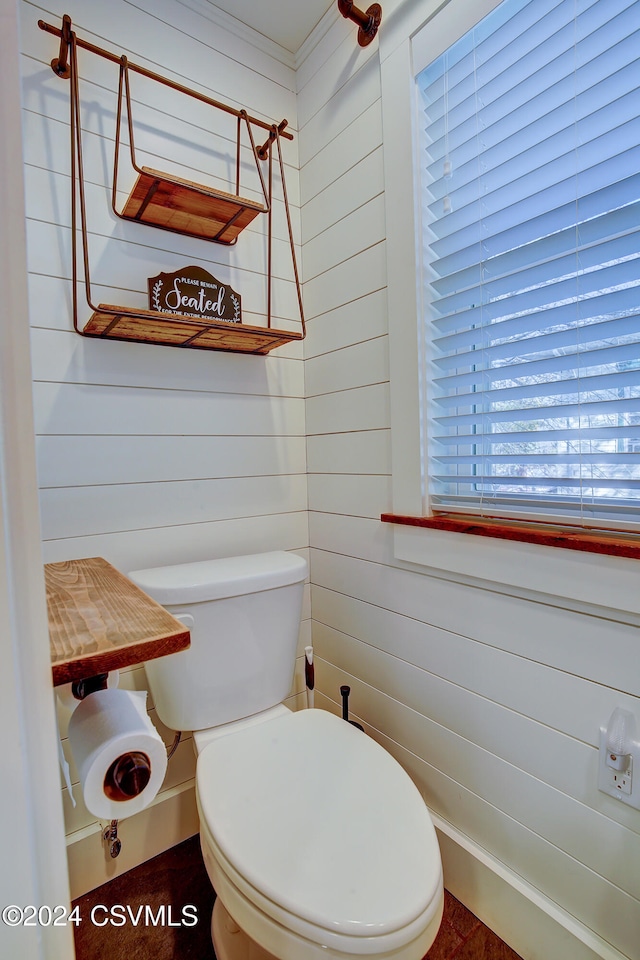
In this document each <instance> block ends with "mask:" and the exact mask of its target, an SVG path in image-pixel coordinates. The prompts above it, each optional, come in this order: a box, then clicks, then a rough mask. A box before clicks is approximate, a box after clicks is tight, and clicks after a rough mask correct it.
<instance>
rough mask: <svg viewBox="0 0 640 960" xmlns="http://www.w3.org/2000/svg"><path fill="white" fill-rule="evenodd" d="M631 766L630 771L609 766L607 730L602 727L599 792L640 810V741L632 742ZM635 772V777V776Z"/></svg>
mask: <svg viewBox="0 0 640 960" xmlns="http://www.w3.org/2000/svg"><path fill="white" fill-rule="evenodd" d="M630 747H631V764H630V767H629V770H628V771H619V770H613V769H612V768H611V767H610V766H608V765H607V728H606V727H600V751H599V756H598V790H602V792H603V793H608V794H609V795H610V796H611V797H615V798H616V800H621V801H622V803H627V804H629V806H630V807H635V808H636V810H640V741H638V740H632V741H631V743H630ZM634 772H635V777H634V776H633V774H634Z"/></svg>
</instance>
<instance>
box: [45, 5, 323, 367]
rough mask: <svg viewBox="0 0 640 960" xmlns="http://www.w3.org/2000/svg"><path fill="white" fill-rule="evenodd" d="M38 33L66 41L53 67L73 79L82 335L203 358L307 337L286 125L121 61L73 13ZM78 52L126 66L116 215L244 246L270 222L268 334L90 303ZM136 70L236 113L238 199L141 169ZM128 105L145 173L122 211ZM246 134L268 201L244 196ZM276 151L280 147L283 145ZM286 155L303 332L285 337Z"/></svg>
mask: <svg viewBox="0 0 640 960" xmlns="http://www.w3.org/2000/svg"><path fill="white" fill-rule="evenodd" d="M38 26H39V27H40V28H41V29H42V30H46V31H47V32H48V33H52V34H54V35H55V36H58V37H60V55H59V56H58V57H57V58H55V59H54V60H52V61H51V67H52V69H53V71H54V73H55V74H56V75H57V76H60V77H62V78H64V79H69V80H70V85H71V89H70V98H69V99H70V109H71V113H70V127H71V181H72V190H71V235H72V280H73V326H74V329H75V330H76V332H77V333H79V334H81V335H82V336H88V337H101V338H108V339H116V340H131V341H136V342H140V343H155V344H161V345H164V346H173V347H194V348H197V349H202V350H226V351H233V352H238V353H254V354H266V353H269V352H270V351H271V350H273V349H274V348H275V347H279V346H282V345H283V344H285V343H289V342H291V341H295V340H302V339H303V338H304V336H305V321H304V312H303V307H302V293H301V287H300V278H299V275H298V267H297V262H296V255H295V245H294V240H293V231H292V226H291V217H290V214H289V202H288V198H287V189H286V184H285V177H284V163H283V159H282V151H281V146H280V138H281V137H285V138H288V139H292V135H291V134H290V133H289V132H288V131H287V130H286V126H287V121H286V120H282V121H281V122H280V123H279V124H275V123H274V124H268V123H265V122H264V121H263V120H259V119H257V118H255V117H251V116H249V114H248V113H247V112H246V110H237V109H235V108H234V107H231V106H229V105H227V104H222V103H219V102H218V101H216V100H212V99H211V98H210V97H206V96H205V95H204V94H200V93H198V92H197V91H194V90H190V89H188V88H187V87H184V86H182V85H181V84H178V83H176V82H175V81H172V80H170V79H168V78H167V77H163V76H161V75H160V74H157V73H153V72H151V71H150V70H147V69H146V68H145V67H141V66H139V65H137V64H134V63H130V62H129V61H128V60H127V58H126V57H125V56H124V55H122V56H117V55H116V54H113V53H110V52H109V51H108V50H104V49H102V48H101V47H97V46H95V45H94V44H91V43H89V42H88V41H86V40H81V39H79V38H78V37H77V36H76V34H75V32H74V31H73V30H72V29H71V19H70V17H69V16H68V15H67V14H65V15H64V17H63V20H62V27H61V28H58V27H54V26H52V25H50V24H47V23H44V22H43V21H42V20H39V21H38ZM78 47H82V48H83V49H85V50H89V51H90V52H91V53H94V54H97V55H98V56H101V57H104V58H105V59H107V60H110V61H112V62H114V63H117V64H118V65H119V68H120V74H119V84H118V94H117V97H118V99H117V112H116V130H115V154H114V164H113V166H114V172H113V185H112V209H113V212H114V213H115V214H116V216H118V217H121V218H122V219H124V220H128V221H131V222H136V223H139V224H143V225H146V226H152V227H157V228H159V229H162V230H169V231H171V232H172V233H178V234H183V235H186V236H190V237H196V238H197V239H201V240H207V241H211V242H214V243H219V244H223V245H226V246H230V245H232V244H235V243H236V241H237V239H238V236H239V234H240V233H241V231H242V230H243V229H244V228H245V227H246V226H247V225H248V224H249V223H251V222H252V221H253V220H254V219H255V218H256V217H257V216H259V215H260V214H266V216H267V251H266V259H267V302H266V311H265V313H266V320H267V323H266V326H265V327H259V326H250V325H248V324H243V323H222V322H216V321H211V320H208V319H207V320H202V321H201V320H198V319H194V318H192V317H187V316H182V315H179V314H165V313H161V312H159V311H155V310H142V309H136V308H132V307H128V306H122V307H121V306H113V305H110V304H98V305H95V304H94V303H93V302H92V298H91V276H90V272H91V271H90V257H89V244H88V233H89V231H88V227H87V208H86V201H85V189H84V168H83V154H82V123H81V118H80V94H79V73H78V56H77V51H78ZM130 72H134V73H139V74H141V75H143V76H145V77H147V78H149V79H151V80H154V81H156V82H158V83H161V84H164V85H165V86H168V87H170V88H172V89H173V90H177V91H178V92H180V93H182V94H184V95H186V96H188V97H192V98H194V99H196V100H199V101H201V102H203V103H205V104H207V105H209V106H211V107H214V108H216V109H218V110H222V111H224V112H225V113H229V114H232V115H234V116H235V117H236V118H237V135H236V158H235V159H236V163H235V167H236V176H235V193H229V192H226V191H223V190H218V189H216V188H214V187H211V186H205V185H203V184H199V183H194V182H193V181H191V180H185V179H183V178H182V177H179V176H176V175H175V174H173V173H163V172H161V171H159V170H154V169H152V168H150V167H141V166H139V165H138V163H137V161H136V153H135V143H134V124H133V116H132V99H131V89H130V76H129V74H130ZM123 104H124V105H125V106H126V113H127V122H128V128H129V150H130V155H131V164H132V167H133V169H134V171H135V172H136V173H137V180H136V182H135V184H134V186H133V189H132V191H131V192H130V194H129V197H128V199H127V201H126V203H125V205H124V207H123V208H122V210H119V209H118V207H117V203H116V198H117V193H118V169H119V160H120V146H121V140H120V130H121V126H122V113H123ZM254 127H258V128H262V129H264V130H267V131H268V137H267V139H266V141H265V142H264V143H263V144H262V145H258V146H256V143H255V139H254V133H253V128H254ZM243 129H244V130H246V135H247V136H248V139H249V141H250V147H251V154H252V156H253V159H254V161H255V167H256V171H257V176H258V180H259V183H260V188H261V192H262V196H263V199H264V203H262V202H260V201H256V200H251V199H248V198H246V197H243V196H241V195H240V166H241V165H240V152H241V131H242V130H243ZM274 145H275V147H274ZM274 149H275V151H276V152H277V158H278V164H279V170H280V181H281V185H282V194H283V197H282V198H283V201H284V209H285V214H286V221H287V228H288V234H289V245H290V249H291V260H292V266H293V277H294V280H295V284H296V291H297V297H298V306H299V309H300V325H301V331H300V332H299V333H298V332H293V331H289V330H278V329H275V328H273V327H272V325H271V300H272V296H271V280H272V276H271V261H272V254H271V248H272V206H273V203H272V201H273V152H274ZM264 161H266V162H267V164H268V169H267V176H266V178H265V175H264V174H263V171H262V169H261V166H260V162H264ZM78 208H79V220H80V224H79V226H80V232H81V237H82V255H83V268H84V288H85V294H86V301H87V305H88V306H89V308H90V310H91V317H90V319H89V321H88V323H86V324H85V325H84V326H82V325H81V324H80V322H79V319H78V286H79V282H80V281H79V269H78V237H77V235H78Z"/></svg>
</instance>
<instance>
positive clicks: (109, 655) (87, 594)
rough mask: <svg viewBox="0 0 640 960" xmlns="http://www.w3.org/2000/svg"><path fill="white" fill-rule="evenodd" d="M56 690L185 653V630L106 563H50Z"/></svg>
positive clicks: (48, 577)
mask: <svg viewBox="0 0 640 960" xmlns="http://www.w3.org/2000/svg"><path fill="white" fill-rule="evenodd" d="M44 575H45V584H46V590H47V607H48V612H49V637H50V642H51V666H52V671H53V683H54V686H58V685H60V684H62V683H69V682H71V681H73V680H86V679H88V678H89V677H94V676H96V675H98V674H100V673H108V671H109V670H119V669H121V668H122V667H128V666H131V665H133V664H136V663H143V662H144V661H145V660H155V659H156V658H157V657H164V656H166V655H167V654H169V653H177V652H179V651H180V650H185V649H186V648H187V647H188V646H189V645H190V642H191V638H190V634H189V631H188V630H187V629H185V627H184V625H183V624H182V623H180V622H179V621H178V620H176V619H175V618H174V617H172V616H171V614H170V613H168V611H167V610H165V609H164V607H161V606H160V604H158V603H156V602H155V600H152V599H151V597H148V596H147V594H146V593H144V592H143V591H142V590H140V588H139V587H137V586H136V585H135V584H134V583H132V582H131V580H129V579H128V577H125V576H124V574H122V573H120V572H119V571H118V570H116V569H115V567H112V566H111V564H110V563H107V561H106V560H103V559H102V557H92V558H90V559H83V560H65V561H62V562H60V563H46V564H45V567H44Z"/></svg>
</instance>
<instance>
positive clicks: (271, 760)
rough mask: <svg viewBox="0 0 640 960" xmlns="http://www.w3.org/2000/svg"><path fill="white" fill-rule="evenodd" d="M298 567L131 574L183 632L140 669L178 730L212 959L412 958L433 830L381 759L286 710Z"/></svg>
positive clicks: (426, 921) (357, 736) (434, 898)
mask: <svg viewBox="0 0 640 960" xmlns="http://www.w3.org/2000/svg"><path fill="white" fill-rule="evenodd" d="M306 575H307V565H306V562H305V561H304V560H303V559H302V558H301V557H298V556H297V555H295V554H292V553H287V552H285V551H274V552H270V553H261V554H255V555H252V556H243V557H232V558H229V559H218V560H208V561H199V562H196V563H185V564H177V565H174V566H166V567H155V568H150V569H147V570H136V571H134V572H132V573H130V574H129V576H130V578H131V579H132V580H133V581H134V583H136V584H137V585H138V586H139V587H140V588H141V589H142V590H144V592H145V593H147V594H148V595H149V596H151V597H153V598H154V599H155V600H156V601H157V602H158V603H160V604H162V605H163V606H164V607H166V608H167V609H168V610H169V611H170V612H171V613H172V614H173V615H174V616H175V617H176V618H177V619H179V620H180V621H182V622H183V623H184V624H185V625H187V626H188V628H189V630H190V631H191V646H190V648H189V649H188V650H184V651H182V652H181V653H175V654H171V655H169V656H166V657H161V658H159V659H157V660H153V661H149V662H148V663H147V664H146V665H145V667H146V672H147V678H148V682H149V687H150V689H151V692H152V695H153V699H154V703H155V707H156V710H157V713H158V716H159V718H160V719H161V720H162V722H163V723H164V724H166V726H168V727H171V728H172V729H174V730H192V731H193V740H194V746H195V750H196V754H197V758H198V759H197V768H196V798H197V805H198V813H199V816H200V841H201V846H202V854H203V859H204V862H205V866H206V869H207V872H208V875H209V878H210V879H211V882H212V885H213V887H214V889H215V891H216V894H217V897H216V901H215V905H214V910H213V918H212V923H211V929H212V937H213V945H214V949H215V952H216V957H217V960H333V958H335V960H353V958H362V960H365V958H375V960H391V958H393V960H422V958H423V957H424V955H425V953H426V952H427V950H428V949H429V947H430V946H431V944H432V942H433V940H434V939H435V936H436V934H437V932H438V928H439V926H440V921H441V918H442V909H443V902H444V901H443V884H442V867H441V860H440V851H439V848H438V841H437V838H436V834H435V830H434V827H433V823H432V821H431V818H430V816H429V813H428V810H427V808H426V806H425V804H424V802H423V800H422V797H421V796H420V793H419V791H418V790H417V788H416V787H415V785H414V784H413V782H412V780H411V779H410V777H409V776H408V775H407V774H406V773H405V771H404V770H403V768H402V767H401V766H400V764H398V763H397V762H396V760H395V759H394V758H393V757H392V756H391V755H390V754H389V753H387V751H386V750H384V749H383V748H382V747H381V746H380V745H379V744H377V743H376V742H375V741H374V740H373V739H372V738H370V737H369V736H367V734H366V733H363V732H361V731H360V730H358V729H357V728H356V727H355V726H353V725H352V724H350V723H347V722H345V721H344V720H342V719H340V718H338V717H336V716H334V715H333V714H331V713H329V712H327V711H324V710H319V709H307V710H300V711H297V712H292V711H290V710H289V709H288V708H287V707H286V706H284V704H283V702H282V701H283V700H284V699H285V697H286V696H287V695H288V693H289V690H290V687H291V681H292V677H293V670H294V664H295V657H296V648H297V640H298V630H299V624H300V614H301V610H302V596H303V588H304V581H305V578H306Z"/></svg>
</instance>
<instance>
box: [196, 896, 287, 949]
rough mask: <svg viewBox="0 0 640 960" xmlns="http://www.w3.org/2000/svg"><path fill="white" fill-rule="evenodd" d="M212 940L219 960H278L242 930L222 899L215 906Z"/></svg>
mask: <svg viewBox="0 0 640 960" xmlns="http://www.w3.org/2000/svg"><path fill="white" fill-rule="evenodd" d="M211 939H212V940H213V949H214V950H215V952H216V958H217V960H278V958H277V957H274V955H273V954H272V953H269V952H268V951H267V950H265V949H264V948H263V947H261V946H260V945H259V944H257V943H256V942H255V940H252V939H251V937H249V936H248V935H247V934H246V933H245V932H244V930H241V929H240V927H239V926H238V924H237V923H236V922H235V920H233V919H232V918H231V917H230V915H229V913H228V912H227V909H226V907H225V905H224V904H223V902H222V900H221V899H220V897H216V902H215V903H214V905H213V915H212V917H211Z"/></svg>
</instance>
